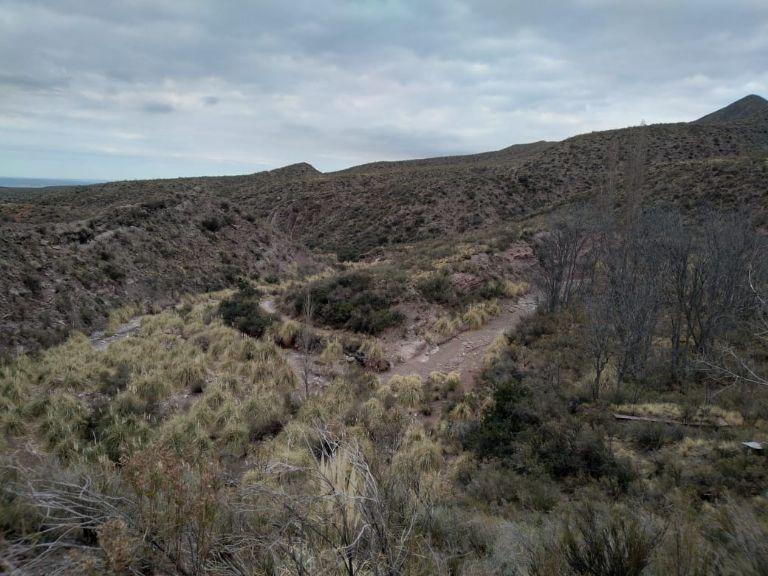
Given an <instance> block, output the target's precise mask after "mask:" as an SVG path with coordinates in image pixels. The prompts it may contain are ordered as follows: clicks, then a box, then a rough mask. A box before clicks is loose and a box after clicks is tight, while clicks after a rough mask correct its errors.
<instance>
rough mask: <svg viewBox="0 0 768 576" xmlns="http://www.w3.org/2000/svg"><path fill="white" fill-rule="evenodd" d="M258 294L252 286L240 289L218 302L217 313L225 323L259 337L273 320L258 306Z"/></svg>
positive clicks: (272, 317)
mask: <svg viewBox="0 0 768 576" xmlns="http://www.w3.org/2000/svg"><path fill="white" fill-rule="evenodd" d="M259 297H260V294H259V293H258V292H257V291H256V290H253V289H252V288H247V287H246V288H245V289H242V288H241V289H240V290H239V291H238V292H236V293H235V294H234V295H233V296H232V297H231V298H228V299H226V300H223V301H222V302H221V304H219V314H220V315H221V318H222V319H223V320H224V322H225V323H227V324H229V325H230V326H232V327H233V328H236V329H238V330H240V332H243V333H244V334H248V336H252V337H253V338H259V337H261V336H262V335H263V334H264V332H265V331H266V329H267V328H268V327H269V326H270V324H272V323H273V322H274V321H275V318H274V316H272V315H271V314H268V313H267V312H265V311H264V310H262V308H261V307H260V306H259Z"/></svg>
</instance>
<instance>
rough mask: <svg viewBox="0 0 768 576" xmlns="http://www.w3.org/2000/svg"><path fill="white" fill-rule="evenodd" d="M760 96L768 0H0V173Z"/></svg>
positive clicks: (626, 114)
mask: <svg viewBox="0 0 768 576" xmlns="http://www.w3.org/2000/svg"><path fill="white" fill-rule="evenodd" d="M749 93H757V94H761V95H763V96H768V0H727V1H726V0H717V1H713V0H690V1H687V2H684V1H682V0H680V1H676V0H655V1H653V0H633V1H629V0H574V1H571V2H566V1H558V2H555V1H549V0H533V1H531V0H527V1H512V0H475V1H469V0H466V1H463V0H425V1H416V0H413V1H406V0H368V1H363V0H357V1H355V0H349V1H342V0H306V1H291V0H282V1H274V2H267V1H255V0H254V1H249V2H246V1H235V0H216V1H213V0H211V1H203V0H189V1H183V0H121V1H112V0H55V1H54V0H51V1H44V0H41V1H38V0H18V1H14V0H0V175H3V176H20V177H23V176H26V177H58V178H89V179H123V178H145V177H172V176H187V175H190V176H192V175H203V174H242V173H250V172H256V171H259V170H265V169H270V168H275V167H278V166H281V165H285V164H290V163H293V162H300V161H307V162H310V163H311V164H313V165H314V166H315V167H317V168H318V169H320V170H324V171H327V170H333V169H338V168H342V167H346V166H350V165H354V164H359V163H363V162H369V161H373V160H385V159H400V158H417V157H425V156H435V155H444V154H456V153H464V152H480V151H486V150H492V149H498V148H502V147H505V146H508V145H510V144H514V143H521V142H529V141H535V140H544V139H546V140H553V139H562V138H565V137H568V136H570V135H574V134H577V133H581V132H587V131H591V130H601V129H605V128H615V127H622V126H628V125H633V124H638V123H639V122H640V121H641V120H645V121H646V122H648V123H653V122H670V121H684V120H691V119H694V118H697V117H699V116H702V115H704V114H706V113H708V112H710V111H712V110H714V109H715V108H718V107H721V106H723V105H725V104H728V103H729V102H731V101H733V100H735V99H738V98H740V97H742V96H744V95H746V94H749Z"/></svg>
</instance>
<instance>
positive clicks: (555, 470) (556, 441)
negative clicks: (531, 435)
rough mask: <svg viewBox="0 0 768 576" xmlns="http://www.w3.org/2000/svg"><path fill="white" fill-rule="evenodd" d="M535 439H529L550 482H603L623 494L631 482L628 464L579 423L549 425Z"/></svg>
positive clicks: (597, 435) (595, 434)
mask: <svg viewBox="0 0 768 576" xmlns="http://www.w3.org/2000/svg"><path fill="white" fill-rule="evenodd" d="M538 436H539V437H538V439H532V440H533V441H534V443H533V448H534V451H535V453H536V456H537V457H538V459H539V461H540V462H541V463H542V464H543V465H544V468H545V469H546V470H547V472H549V474H550V475H551V476H552V477H553V478H556V479H564V478H573V477H576V478H578V477H581V478H593V479H596V480H599V479H603V478H604V479H606V480H610V481H612V482H615V484H616V485H617V486H618V488H619V489H620V490H622V491H624V490H626V489H627V488H628V487H629V484H630V482H631V481H632V480H633V479H634V476H635V474H634V471H633V470H632V468H631V466H630V465H629V463H628V462H626V461H624V460H620V459H618V458H616V457H615V456H614V455H613V452H612V451H611V450H610V448H609V447H608V446H607V445H606V444H605V441H604V440H603V438H602V437H601V436H600V435H599V433H597V432H595V431H592V430H587V429H585V428H584V427H583V426H582V424H581V423H577V422H565V423H558V422H549V423H548V424H547V425H546V426H544V427H542V428H541V429H540V430H539V431H538Z"/></svg>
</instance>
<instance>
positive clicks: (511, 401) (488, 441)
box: [469, 378, 539, 460]
mask: <svg viewBox="0 0 768 576" xmlns="http://www.w3.org/2000/svg"><path fill="white" fill-rule="evenodd" d="M530 396H531V394H530V391H529V390H528V388H527V387H525V386H523V384H521V383H520V381H519V379H517V378H510V379H509V380H506V381H504V382H502V383H501V384H499V385H498V386H497V387H496V389H495V390H494V392H493V404H492V405H491V406H490V407H489V408H488V410H486V412H485V414H484V415H483V419H482V421H481V422H480V424H479V425H478V426H477V427H476V428H475V429H474V430H473V431H472V432H471V433H470V436H469V443H470V445H471V446H472V447H473V448H474V450H475V452H476V453H477V454H478V455H479V456H481V457H495V458H501V459H506V460H512V459H514V458H515V457H516V456H518V455H519V454H520V452H521V451H522V447H523V444H524V440H525V439H524V437H523V434H524V433H525V432H526V431H527V430H528V429H529V428H531V427H532V426H537V425H538V424H539V417H538V415H537V414H536V413H535V411H534V410H533V407H532V405H531V402H530Z"/></svg>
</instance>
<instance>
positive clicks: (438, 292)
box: [416, 272, 457, 306]
mask: <svg viewBox="0 0 768 576" xmlns="http://www.w3.org/2000/svg"><path fill="white" fill-rule="evenodd" d="M416 289H417V290H418V291H419V293H420V294H421V295H422V296H423V297H424V299H425V300H427V301H429V302H434V303H436V304H443V305H446V306H452V305H455V304H456V302H457V296H456V291H455V290H454V287H453V284H452V283H451V279H450V278H449V277H448V275H447V274H445V273H442V272H439V273H436V274H430V275H429V276H427V277H426V278H425V279H423V280H421V281H419V282H417V284H416Z"/></svg>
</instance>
